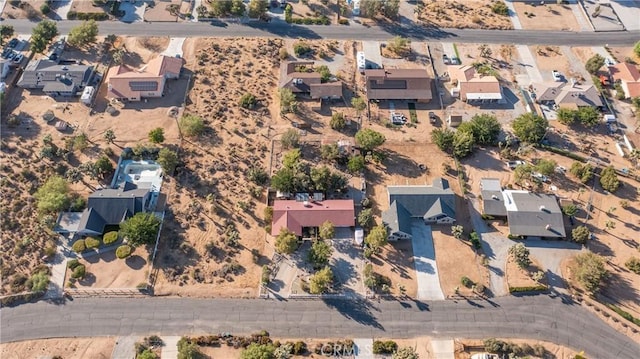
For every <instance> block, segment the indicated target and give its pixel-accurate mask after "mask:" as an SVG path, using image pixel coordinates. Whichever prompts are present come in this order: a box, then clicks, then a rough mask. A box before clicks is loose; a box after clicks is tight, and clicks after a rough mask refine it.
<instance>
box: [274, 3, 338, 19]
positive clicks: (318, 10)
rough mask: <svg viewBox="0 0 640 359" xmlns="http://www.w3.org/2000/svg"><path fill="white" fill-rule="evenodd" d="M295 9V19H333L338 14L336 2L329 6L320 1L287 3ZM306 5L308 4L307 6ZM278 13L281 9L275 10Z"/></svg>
mask: <svg viewBox="0 0 640 359" xmlns="http://www.w3.org/2000/svg"><path fill="white" fill-rule="evenodd" d="M287 3H288V4H291V6H292V7H293V17H294V18H298V17H302V18H305V17H320V16H322V15H325V16H328V17H332V16H333V15H335V14H337V11H336V9H337V8H336V5H335V1H330V2H327V5H325V4H323V3H322V2H321V1H320V0H308V1H301V0H294V1H287ZM305 3H306V4H305ZM275 11H276V12H278V11H280V9H278V10H275Z"/></svg>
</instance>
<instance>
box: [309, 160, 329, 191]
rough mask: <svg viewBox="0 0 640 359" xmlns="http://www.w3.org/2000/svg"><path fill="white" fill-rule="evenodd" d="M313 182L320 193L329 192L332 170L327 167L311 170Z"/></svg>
mask: <svg viewBox="0 0 640 359" xmlns="http://www.w3.org/2000/svg"><path fill="white" fill-rule="evenodd" d="M311 182H313V187H314V188H315V189H316V190H318V191H322V192H325V191H328V190H329V187H331V170H329V167H327V166H320V167H314V168H312V169H311Z"/></svg>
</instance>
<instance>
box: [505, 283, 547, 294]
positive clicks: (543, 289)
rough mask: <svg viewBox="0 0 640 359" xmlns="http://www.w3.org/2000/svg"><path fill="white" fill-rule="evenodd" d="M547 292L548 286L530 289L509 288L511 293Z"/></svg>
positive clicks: (537, 286)
mask: <svg viewBox="0 0 640 359" xmlns="http://www.w3.org/2000/svg"><path fill="white" fill-rule="evenodd" d="M545 290H547V286H546V285H542V284H539V285H532V286H528V287H509V293H522V292H543V291H545Z"/></svg>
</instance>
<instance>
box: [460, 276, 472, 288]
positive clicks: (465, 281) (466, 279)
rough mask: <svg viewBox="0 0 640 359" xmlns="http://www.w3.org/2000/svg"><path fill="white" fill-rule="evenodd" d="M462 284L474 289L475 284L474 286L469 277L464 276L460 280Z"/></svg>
mask: <svg viewBox="0 0 640 359" xmlns="http://www.w3.org/2000/svg"><path fill="white" fill-rule="evenodd" d="M460 283H462V285H463V286H465V287H467V288H471V287H473V284H474V283H473V281H472V280H471V279H469V277H467V276H463V277H462V278H460Z"/></svg>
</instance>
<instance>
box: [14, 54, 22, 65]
mask: <svg viewBox="0 0 640 359" xmlns="http://www.w3.org/2000/svg"><path fill="white" fill-rule="evenodd" d="M22 59H24V55H23V54H17V55H16V57H14V58H13V63H15V64H19V63H21V62H22Z"/></svg>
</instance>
